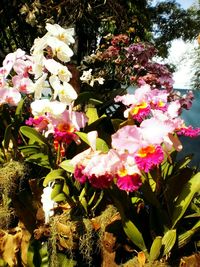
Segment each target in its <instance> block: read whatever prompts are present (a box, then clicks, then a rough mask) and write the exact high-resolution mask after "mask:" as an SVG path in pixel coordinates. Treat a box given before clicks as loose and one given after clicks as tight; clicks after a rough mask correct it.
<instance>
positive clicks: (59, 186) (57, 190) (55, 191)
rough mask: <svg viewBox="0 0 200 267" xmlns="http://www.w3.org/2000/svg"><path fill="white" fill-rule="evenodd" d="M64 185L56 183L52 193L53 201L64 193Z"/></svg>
mask: <svg viewBox="0 0 200 267" xmlns="http://www.w3.org/2000/svg"><path fill="white" fill-rule="evenodd" d="M62 189H63V184H62V183H59V182H58V183H56V184H54V186H53V188H52V192H51V199H52V200H54V198H55V197H56V196H57V195H58V194H60V193H61V192H62Z"/></svg>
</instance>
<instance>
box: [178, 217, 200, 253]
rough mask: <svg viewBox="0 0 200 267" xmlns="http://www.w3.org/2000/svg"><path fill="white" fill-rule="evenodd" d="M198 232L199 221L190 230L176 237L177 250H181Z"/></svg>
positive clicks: (199, 227) (199, 228)
mask: <svg viewBox="0 0 200 267" xmlns="http://www.w3.org/2000/svg"><path fill="white" fill-rule="evenodd" d="M199 230H200V220H199V221H198V222H197V223H196V224H195V225H194V226H193V227H192V229H190V230H188V231H186V232H184V233H183V234H181V235H179V236H178V248H182V247H184V246H185V245H187V243H189V242H190V240H191V238H192V236H193V235H194V234H195V233H196V232H197V231H199Z"/></svg>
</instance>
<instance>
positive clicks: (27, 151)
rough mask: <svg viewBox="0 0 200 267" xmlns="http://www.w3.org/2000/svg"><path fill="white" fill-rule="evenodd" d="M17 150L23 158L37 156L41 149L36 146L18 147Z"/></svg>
mask: <svg viewBox="0 0 200 267" xmlns="http://www.w3.org/2000/svg"><path fill="white" fill-rule="evenodd" d="M19 150H20V151H21V153H22V154H23V156H28V155H32V154H37V153H39V151H40V150H41V147H40V146H38V145H27V146H21V147H19Z"/></svg>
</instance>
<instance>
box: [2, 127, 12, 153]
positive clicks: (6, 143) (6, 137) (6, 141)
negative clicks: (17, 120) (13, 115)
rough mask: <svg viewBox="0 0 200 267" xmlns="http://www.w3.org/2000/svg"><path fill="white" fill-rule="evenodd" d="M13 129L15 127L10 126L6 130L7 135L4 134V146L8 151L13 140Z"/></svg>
mask: <svg viewBox="0 0 200 267" xmlns="http://www.w3.org/2000/svg"><path fill="white" fill-rule="evenodd" d="M12 127H13V125H12V124H9V125H8V126H7V127H6V130H5V133H4V140H3V146H4V148H5V149H8V147H9V143H10V140H11V139H12V138H13V135H12Z"/></svg>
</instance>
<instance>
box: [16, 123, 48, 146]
mask: <svg viewBox="0 0 200 267" xmlns="http://www.w3.org/2000/svg"><path fill="white" fill-rule="evenodd" d="M20 131H21V133H22V134H23V135H25V136H26V137H28V138H29V139H30V141H31V143H34V142H38V143H42V144H45V145H48V143H47V140H46V138H45V137H44V136H42V135H41V134H40V133H39V132H38V131H36V130H35V129H34V128H31V127H29V126H21V127H20Z"/></svg>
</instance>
